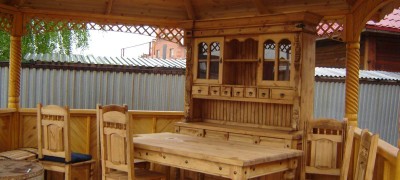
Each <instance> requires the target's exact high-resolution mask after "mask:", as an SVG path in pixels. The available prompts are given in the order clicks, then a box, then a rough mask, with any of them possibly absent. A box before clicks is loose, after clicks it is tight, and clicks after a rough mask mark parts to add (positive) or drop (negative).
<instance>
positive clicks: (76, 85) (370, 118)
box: [0, 67, 400, 145]
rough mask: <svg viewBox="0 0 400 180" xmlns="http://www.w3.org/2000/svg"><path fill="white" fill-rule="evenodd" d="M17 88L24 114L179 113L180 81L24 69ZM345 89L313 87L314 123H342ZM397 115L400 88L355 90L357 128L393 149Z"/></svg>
mask: <svg viewBox="0 0 400 180" xmlns="http://www.w3.org/2000/svg"><path fill="white" fill-rule="evenodd" d="M0 76H1V77H0V108H5V107H7V99H6V98H7V84H8V67H0ZM21 82H22V85H21V107H23V108H29V107H35V106H36V103H38V102H42V103H43V104H60V105H69V106H70V107H71V108H77V109H86V108H88V109H93V108H95V105H96V103H100V104H111V103H116V104H123V103H125V104H128V106H129V108H130V109H137V110H166V111H183V109H184V85H185V76H184V75H172V74H168V75H167V74H151V73H128V72H102V71H87V70H86V71H83V70H50V69H35V68H23V71H22V76H21ZM132 89H133V90H132ZM344 89H345V84H344V82H318V81H317V82H316V83H315V98H314V117H315V118H321V117H328V118H335V119H342V118H343V117H344V96H345V91H344ZM62 93H66V95H62ZM132 107H133V108H132ZM399 113H400V85H398V84H397V85H390V84H363V83H361V84H360V103H359V115H358V116H359V126H360V127H362V128H368V129H370V130H371V131H373V132H375V133H379V134H380V136H381V138H382V139H384V140H385V141H387V142H389V143H391V144H393V145H396V144H397V131H398V128H397V127H398V126H397V124H398V122H397V120H398V118H399Z"/></svg>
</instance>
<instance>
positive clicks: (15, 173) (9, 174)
mask: <svg viewBox="0 0 400 180" xmlns="http://www.w3.org/2000/svg"><path fill="white" fill-rule="evenodd" d="M43 172H44V170H43V166H42V165H40V163H38V162H32V161H23V160H0V179H1V180H3V179H4V180H5V179H13V180H18V179H30V180H42V179H43Z"/></svg>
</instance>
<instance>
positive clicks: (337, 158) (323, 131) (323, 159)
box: [305, 119, 347, 176]
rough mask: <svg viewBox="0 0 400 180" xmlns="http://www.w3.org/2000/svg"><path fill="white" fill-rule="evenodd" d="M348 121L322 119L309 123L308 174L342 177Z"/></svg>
mask: <svg viewBox="0 0 400 180" xmlns="http://www.w3.org/2000/svg"><path fill="white" fill-rule="evenodd" d="M346 129H347V123H346V121H338V120H335V119H321V120H312V121H308V122H307V126H306V132H307V134H306V139H307V148H309V150H307V152H308V154H307V157H306V168H305V172H306V174H320V175H334V176H340V173H341V170H340V167H341V164H342V155H343V145H344V139H345V136H346Z"/></svg>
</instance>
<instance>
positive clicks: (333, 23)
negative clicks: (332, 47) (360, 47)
mask: <svg viewBox="0 0 400 180" xmlns="http://www.w3.org/2000/svg"><path fill="white" fill-rule="evenodd" d="M316 29H317V34H318V36H319V37H321V38H330V39H335V40H340V41H342V40H343V32H344V20H343V18H342V19H340V18H337V19H323V20H322V21H321V22H320V23H319V25H318V26H317V28H316Z"/></svg>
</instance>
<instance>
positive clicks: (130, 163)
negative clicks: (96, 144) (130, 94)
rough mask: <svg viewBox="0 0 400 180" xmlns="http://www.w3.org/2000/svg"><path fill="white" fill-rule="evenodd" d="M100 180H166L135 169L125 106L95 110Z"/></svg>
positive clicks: (131, 137) (162, 176)
mask: <svg viewBox="0 0 400 180" xmlns="http://www.w3.org/2000/svg"><path fill="white" fill-rule="evenodd" d="M97 114H98V118H99V121H100V144H101V166H102V179H136V180H142V179H143V180H144V179H146V180H150V179H151V180H153V179H166V177H165V175H164V174H162V173H159V172H154V171H149V170H146V169H139V168H134V156H133V152H134V145H133V136H132V133H131V129H132V125H131V123H130V116H129V114H128V106H127V105H124V106H118V105H108V106H98V108H97Z"/></svg>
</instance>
